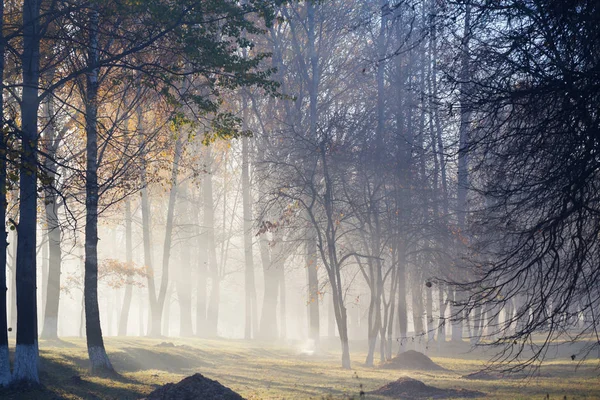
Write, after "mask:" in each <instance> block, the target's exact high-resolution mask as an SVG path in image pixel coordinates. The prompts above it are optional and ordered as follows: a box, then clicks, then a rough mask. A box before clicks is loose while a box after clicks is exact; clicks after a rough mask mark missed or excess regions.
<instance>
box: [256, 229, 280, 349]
mask: <svg viewBox="0 0 600 400" xmlns="http://www.w3.org/2000/svg"><path fill="white" fill-rule="evenodd" d="M265 235H266V233H263V234H261V235H260V238H259V246H260V256H261V262H262V265H263V276H264V296H263V303H262V312H261V314H260V328H259V336H260V338H261V339H263V340H272V339H276V338H277V337H278V334H277V291H278V290H279V279H278V278H279V277H278V274H277V268H276V265H275V258H277V255H276V254H275V252H274V251H271V250H270V249H269V247H270V245H269V243H268V241H267V239H266V237H265ZM274 246H279V244H277V243H275V244H274Z"/></svg>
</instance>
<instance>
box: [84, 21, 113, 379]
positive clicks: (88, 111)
mask: <svg viewBox="0 0 600 400" xmlns="http://www.w3.org/2000/svg"><path fill="white" fill-rule="evenodd" d="M98 20H99V14H98V11H97V10H96V9H91V10H89V48H88V63H89V67H90V72H89V73H88V74H87V82H86V99H85V131H86V138H87V144H86V158H87V163H86V174H85V181H86V182H85V192H86V199H85V208H86V219H85V277H84V297H85V333H86V338H87V348H88V355H89V357H90V364H91V370H92V373H100V372H112V371H113V367H112V365H111V363H110V360H109V359H108V355H107V354H106V349H105V348H104V339H103V338H102V327H101V326H100V309H99V307H98V200H99V198H98V197H99V193H98V86H99V81H98V76H99V72H100V71H99V66H98V59H99V56H100V54H99V52H100V48H99V43H98Z"/></svg>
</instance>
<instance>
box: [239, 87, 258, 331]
mask: <svg viewBox="0 0 600 400" xmlns="http://www.w3.org/2000/svg"><path fill="white" fill-rule="evenodd" d="M242 97H243V117H242V118H243V119H242V124H243V125H242V130H243V131H246V129H247V127H246V124H247V119H248V110H247V108H248V105H247V102H248V101H247V99H246V96H245V95H242ZM248 147H249V146H248V138H247V137H244V138H242V203H243V209H244V211H243V213H244V260H245V281H244V282H245V295H246V296H245V299H246V302H245V306H246V312H245V316H246V319H245V327H244V338H246V339H251V338H252V337H253V336H254V335H255V334H256V332H254V330H253V326H254V325H256V322H253V321H255V320H257V319H258V315H257V314H256V313H257V307H256V286H255V283H254V257H253V254H252V237H253V235H252V194H251V193H250V173H249V152H250V151H249V149H248Z"/></svg>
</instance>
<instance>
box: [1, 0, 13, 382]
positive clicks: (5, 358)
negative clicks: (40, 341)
mask: <svg viewBox="0 0 600 400" xmlns="http://www.w3.org/2000/svg"><path fill="white" fill-rule="evenodd" d="M3 28H4V2H2V4H0V32H3ZM4 51H5V46H4V34H0V223H1V224H2V228H1V229H0V386H6V385H8V384H9V383H10V379H11V376H10V358H9V352H8V315H7V314H8V313H7V307H6V306H7V301H6V300H7V296H6V295H7V291H8V286H7V281H6V258H7V257H6V255H7V250H8V240H7V239H8V233H7V232H6V209H7V206H8V202H7V199H6V189H7V188H6V150H7V139H8V138H7V137H6V133H5V130H4V99H3V95H4Z"/></svg>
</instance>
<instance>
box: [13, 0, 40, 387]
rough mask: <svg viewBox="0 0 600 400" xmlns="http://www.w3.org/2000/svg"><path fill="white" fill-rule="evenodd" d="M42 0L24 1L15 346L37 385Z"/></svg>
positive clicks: (21, 376)
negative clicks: (37, 249) (37, 251)
mask: <svg viewBox="0 0 600 400" xmlns="http://www.w3.org/2000/svg"><path fill="white" fill-rule="evenodd" d="M39 14H40V0H24V1H23V54H22V66H23V89H22V93H23V95H22V100H21V134H22V142H21V145H22V153H21V166H20V184H19V199H20V203H19V226H18V228H17V229H18V230H17V233H18V235H19V241H18V244H17V271H16V280H17V345H16V351H15V367H14V371H13V380H14V381H16V382H18V381H25V382H29V383H36V384H37V383H39V376H38V342H37V332H38V330H37V304H36V286H37V282H36V280H37V278H36V263H37V260H36V254H35V253H36V248H37V247H36V230H37V144H38V126H37V123H38V108H39V98H38V86H39V65H40V25H39Z"/></svg>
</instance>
